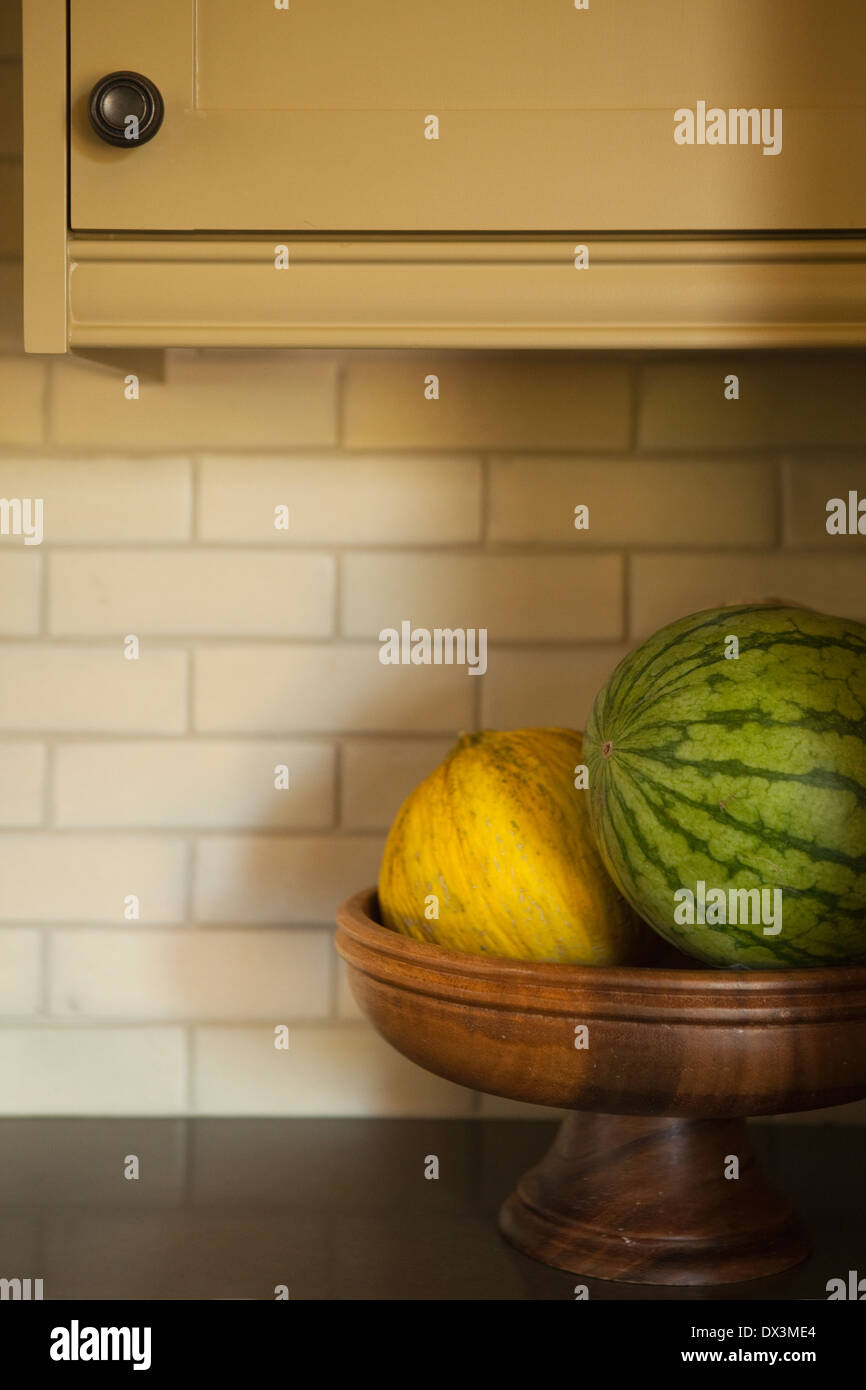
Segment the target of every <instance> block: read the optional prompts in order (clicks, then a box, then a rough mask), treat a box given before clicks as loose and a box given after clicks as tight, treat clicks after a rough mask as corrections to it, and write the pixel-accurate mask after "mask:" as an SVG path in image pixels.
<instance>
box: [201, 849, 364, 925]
mask: <svg viewBox="0 0 866 1390" xmlns="http://www.w3.org/2000/svg"><path fill="white" fill-rule="evenodd" d="M381 857H382V840H381V837H379V836H375V835H369V836H367V835H364V836H362V835H342V836H327V835H285V836H283V835H244V836H231V835H208V836H202V837H201V838H200V839H199V841H198V844H197V846H196V857H195V881H194V890H195V918H196V921H199V922H237V923H244V922H273V923H282V924H285V923H288V922H323V923H333V921H334V914H335V913H336V911H337V908H338V907H339V905H340V903H341V902H342V901H343V900H344V898H347V897H349V896H350V894H352V893H355V892H357V890H358V889H359V888H366V887H367V886H368V885H370V884H371V883H375V881H376V879H377V878H378V874H379V862H380V860H381Z"/></svg>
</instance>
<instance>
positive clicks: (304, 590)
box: [49, 550, 334, 637]
mask: <svg viewBox="0 0 866 1390" xmlns="http://www.w3.org/2000/svg"><path fill="white" fill-rule="evenodd" d="M49 592H50V626H51V631H52V632H53V633H55V634H61V633H62V634H75V635H82V636H96V635H99V636H102V635H107V634H113V633H123V634H126V633H135V634H136V635H137V636H141V635H142V634H147V635H152V634H154V633H156V634H160V635H168V634H171V635H178V634H182V635H194V636H197V635H201V634H214V633H219V634H223V633H224V634H226V635H233V636H238V635H244V636H247V635H249V636H256V637H327V636H328V635H329V634H330V632H331V631H332V628H333V608H334V561H333V559H332V558H331V557H330V556H329V555H320V554H306V555H300V554H293V555H274V554H267V553H262V554H258V553H257V552H256V551H255V550H235V551H231V550H76V551H60V552H58V553H56V554H54V555H52V557H51V563H50V569H49Z"/></svg>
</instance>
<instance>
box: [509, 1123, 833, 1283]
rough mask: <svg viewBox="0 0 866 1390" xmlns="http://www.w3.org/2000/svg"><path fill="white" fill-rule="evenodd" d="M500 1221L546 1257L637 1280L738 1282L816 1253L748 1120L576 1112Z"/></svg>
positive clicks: (524, 1246)
mask: <svg viewBox="0 0 866 1390" xmlns="http://www.w3.org/2000/svg"><path fill="white" fill-rule="evenodd" d="M734 1160H736V1164H735V1162H734ZM736 1171H738V1173H739V1176H738V1177H734V1176H726V1173H728V1174H732V1173H734V1172H736ZM499 1225H500V1229H501V1230H502V1233H503V1235H504V1236H505V1237H506V1239H507V1240H509V1241H510V1242H511V1244H512V1245H515V1246H516V1247H517V1249H518V1250H522V1251H523V1253H524V1254H526V1255H531V1256H532V1257H533V1259H536V1260H541V1261H542V1262H543V1263H544V1264H549V1265H554V1266H555V1267H556V1268H558V1269H567V1270H570V1271H571V1272H572V1273H574V1274H584V1275H587V1276H588V1277H592V1278H596V1279H617V1280H621V1281H623V1282H625V1283H634V1284H683V1285H685V1284H732V1283H738V1282H739V1281H741V1280H745V1279H756V1278H759V1277H761V1276H763V1275H767V1274H777V1273H778V1272H779V1271H780V1270H783V1269H789V1268H790V1267H791V1265H795V1264H799V1262H800V1261H801V1260H803V1259H805V1258H806V1256H807V1254H808V1253H809V1246H808V1243H807V1240H806V1237H805V1235H804V1233H803V1231H802V1229H801V1227H800V1225H799V1222H798V1220H797V1217H796V1215H795V1213H794V1210H793V1208H792V1207H791V1205H790V1203H789V1202H787V1201H786V1200H785V1198H783V1197H782V1196H780V1195H779V1194H778V1193H776V1192H774V1191H773V1189H772V1188H771V1187H769V1186H768V1185H767V1183H766V1181H765V1179H764V1177H763V1174H762V1173H761V1170H760V1168H759V1167H758V1165H757V1162H756V1159H755V1155H754V1152H753V1150H752V1146H751V1142H750V1140H749V1136H748V1131H747V1129H746V1124H745V1121H744V1120H688V1119H653V1118H645V1117H643V1116H632V1115H592V1114H581V1113H574V1114H570V1115H568V1116H567V1118H566V1119H565V1120H564V1121H563V1123H562V1125H561V1127H560V1130H559V1133H558V1135H557V1137H556V1139H555V1141H554V1144H553V1147H552V1148H551V1150H550V1152H549V1153H548V1154H547V1155H546V1157H545V1158H543V1159H542V1161H541V1163H539V1164H538V1166H537V1167H535V1168H533V1169H531V1170H530V1172H528V1173H527V1174H526V1175H525V1176H524V1177H523V1178H522V1179H521V1181H520V1182H519V1183H518V1185H517V1189H516V1191H515V1192H513V1193H512V1195H511V1196H510V1197H509V1198H508V1200H507V1201H506V1202H505V1205H504V1206H503V1208H502V1211H501V1213H500V1217H499Z"/></svg>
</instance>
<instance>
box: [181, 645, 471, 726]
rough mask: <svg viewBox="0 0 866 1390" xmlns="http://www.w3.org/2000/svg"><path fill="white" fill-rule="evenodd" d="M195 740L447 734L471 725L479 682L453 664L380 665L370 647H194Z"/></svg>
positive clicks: (377, 656)
mask: <svg viewBox="0 0 866 1390" xmlns="http://www.w3.org/2000/svg"><path fill="white" fill-rule="evenodd" d="M193 670H194V690H195V701H194V717H195V727H196V729H197V730H199V731H200V732H201V733H203V734H217V733H220V734H223V733H233V734H252V733H258V734H275V733H313V734H321V733H324V734H332V733H337V732H339V731H344V732H347V733H404V732H405V733H443V732H447V733H450V732H451V731H452V730H454V731H456V730H459V729H464V728H467V727H468V726H469V723H470V721H471V720H472V710H473V704H472V701H473V690H472V687H473V686H474V685H475V683H476V680H478V679H479V677H472V676H469V675H468V673H467V672H466V670H465V669H463V668H460V667H456V666H383V665H382V663H381V662H380V661H379V644H378V642H352V643H349V642H340V643H335V644H333V645H325V644H319V645H317V646H312V645H305V644H302V643H297V644H295V643H292V644H291V645H284V646H280V645H276V644H272V645H264V644H262V645H260V646H254V645H252V644H246V645H240V644H236V643H221V644H220V645H218V646H216V645H214V646H210V645H202V646H200V647H198V649H197V650H196V652H195V660H194V667H193Z"/></svg>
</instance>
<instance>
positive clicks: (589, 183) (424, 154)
mask: <svg viewBox="0 0 866 1390" xmlns="http://www.w3.org/2000/svg"><path fill="white" fill-rule="evenodd" d="M70 45H71V61H70V80H71V210H72V225H73V227H74V228H76V229H82V230H86V229H92V230H141V231H149V230H153V231H176V230H192V229H197V230H202V231H240V232H243V231H254V230H274V231H284V232H290V231H316V232H323V231H345V232H352V231H359V232H362V231H384V232H392V231H393V232H400V231H406V232H448V231H457V232H459V231H466V232H499V231H514V232H533V231H540V232H545V231H552V232H555V231H569V230H575V231H576V230H583V231H586V232H589V231H593V230H611V231H628V230H638V231H639V230H672V231H689V230H707V231H711V230H722V231H725V230H750V229H768V230H786V229H787V230H802V229H809V228H816V229H819V228H827V229H834V228H837V229H853V228H858V227H862V226H864V225H866V211H864V204H866V196H864V191H863V180H862V170H863V168H864V166H866V95H864V84H863V54H864V52H866V6H864V5H863V4H862V3H861V0H835V3H834V4H833V5H832V6H828V5H827V4H826V0H762V3H761V4H760V5H756V4H755V3H754V0H728V3H726V4H725V5H719V4H718V3H717V0H655V3H646V4H636V3H634V0H606V3H598V4H591V6H590V8H589V9H588V10H586V11H578V10H575V8H574V5H573V2H572V0H531V3H529V0H435V3H434V4H430V3H429V0H364V3H359V0H291V8H290V9H289V10H286V11H282V10H276V9H274V8H273V6H272V5H270V4H268V3H264V0H263V2H262V3H259V4H256V5H246V4H245V5H241V4H238V3H237V0H197V3H196V2H195V0H150V2H149V3H148V5H147V6H138V7H136V6H122V5H118V4H117V2H116V0H70ZM119 68H132V69H134V70H136V71H139V72H142V73H144V74H145V75H146V76H148V77H150V78H151V79H152V80H153V81H154V82H155V83H156V85H157V86H158V87H159V88H160V90H161V92H162V94H163V97H164V99H165V108H166V114H165V121H164V124H163V127H162V129H161V130H160V131H159V133H158V135H157V136H156V137H155V139H154V140H153V141H152V142H150V143H149V144H147V145H143V146H142V147H141V148H140V149H117V148H115V147H113V146H109V145H104V144H102V143H101V142H100V141H99V139H98V137H97V136H96V135H95V134H94V133H93V132H92V131H91V129H90V126H89V123H88V119H87V97H88V94H89V92H90V89H91V87H92V86H93V83H94V82H95V81H96V80H97V79H98V78H99V77H101V76H103V75H104V74H105V73H106V72H109V71H112V70H115V69H119ZM699 102H706V103H707V105H708V106H710V107H712V106H717V107H719V108H722V109H723V110H725V111H727V110H729V109H730V108H739V107H744V108H749V109H751V108H756V109H762V108H767V109H768V110H770V111H772V110H773V109H774V108H777V107H778V108H781V109H782V110H783V124H782V149H781V153H779V154H777V155H771V156H765V155H764V154H763V152H762V146H761V144H760V143H758V144H749V145H740V144H737V145H733V144H731V145H724V146H721V145H708V144H693V145H678V144H677V143H676V142H675V141H674V124H675V122H674V112H675V111H676V110H677V109H679V108H683V107H689V108H692V109H695V108H696V107H697V105H698V103H699ZM430 115H435V116H437V117H438V119H439V123H440V129H439V139H438V140H435V141H434V140H427V139H425V136H424V130H425V118H426V117H428V116H430Z"/></svg>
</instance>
